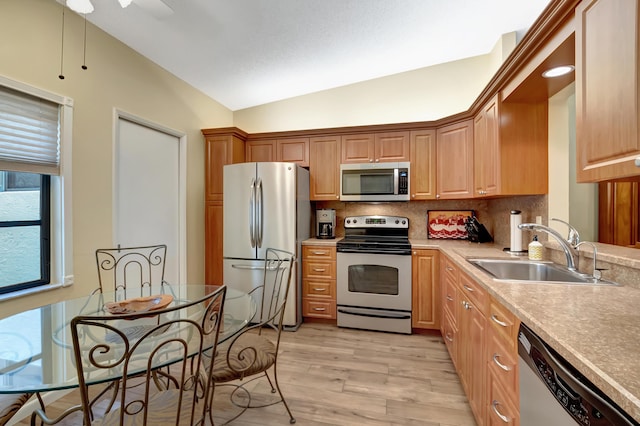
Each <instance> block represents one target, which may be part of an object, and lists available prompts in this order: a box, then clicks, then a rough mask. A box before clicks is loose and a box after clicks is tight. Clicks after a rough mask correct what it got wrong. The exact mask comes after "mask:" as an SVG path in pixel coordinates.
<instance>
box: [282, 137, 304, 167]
mask: <svg viewBox="0 0 640 426" xmlns="http://www.w3.org/2000/svg"><path fill="white" fill-rule="evenodd" d="M276 159H277V160H276V161H284V162H287V163H296V164H298V165H299V166H302V167H309V138H289V139H278V141H277V143H276Z"/></svg>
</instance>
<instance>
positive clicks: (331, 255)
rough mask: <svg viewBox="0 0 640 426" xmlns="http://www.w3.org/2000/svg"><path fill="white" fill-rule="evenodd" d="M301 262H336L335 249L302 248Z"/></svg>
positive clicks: (319, 247)
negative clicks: (320, 260)
mask: <svg viewBox="0 0 640 426" xmlns="http://www.w3.org/2000/svg"><path fill="white" fill-rule="evenodd" d="M302 259H303V260H317V259H325V260H336V249H335V247H321V246H302Z"/></svg>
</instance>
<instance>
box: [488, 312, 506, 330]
mask: <svg viewBox="0 0 640 426" xmlns="http://www.w3.org/2000/svg"><path fill="white" fill-rule="evenodd" d="M491 320H492V321H493V322H495V323H496V324H498V325H499V326H501V327H507V326H508V325H509V324H507V323H506V322H504V321H500V320H499V319H498V317H496V314H491Z"/></svg>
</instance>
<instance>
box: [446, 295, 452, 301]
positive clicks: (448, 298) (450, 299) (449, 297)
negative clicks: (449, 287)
mask: <svg viewBox="0 0 640 426" xmlns="http://www.w3.org/2000/svg"><path fill="white" fill-rule="evenodd" d="M447 300H448V301H449V302H453V297H451V296H449V295H448V294H447Z"/></svg>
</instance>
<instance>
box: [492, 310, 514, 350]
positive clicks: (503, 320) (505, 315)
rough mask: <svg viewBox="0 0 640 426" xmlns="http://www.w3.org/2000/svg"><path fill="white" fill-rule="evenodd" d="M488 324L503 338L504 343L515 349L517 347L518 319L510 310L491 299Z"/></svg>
mask: <svg viewBox="0 0 640 426" xmlns="http://www.w3.org/2000/svg"><path fill="white" fill-rule="evenodd" d="M488 317H489V324H491V329H492V330H494V331H495V332H496V333H498V335H499V336H500V337H501V338H502V339H503V341H504V344H506V345H508V346H509V347H510V348H512V349H513V350H515V351H517V347H518V329H519V327H520V321H519V320H518V318H517V317H516V316H515V315H514V314H513V313H511V311H510V310H508V309H507V308H505V307H504V306H502V305H501V304H500V303H498V302H496V301H495V300H493V299H492V300H491V303H490V305H489V315H488Z"/></svg>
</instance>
